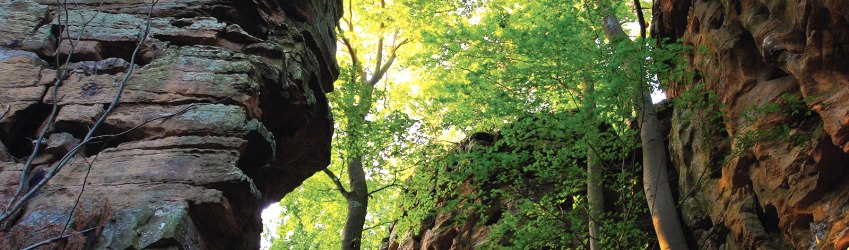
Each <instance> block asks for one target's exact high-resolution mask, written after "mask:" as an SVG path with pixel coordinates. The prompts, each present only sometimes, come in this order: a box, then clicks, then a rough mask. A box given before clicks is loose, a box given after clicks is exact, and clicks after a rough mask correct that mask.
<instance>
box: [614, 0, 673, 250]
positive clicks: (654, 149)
mask: <svg viewBox="0 0 849 250" xmlns="http://www.w3.org/2000/svg"><path fill="white" fill-rule="evenodd" d="M638 11H641V10H638ZM602 27H603V29H604V32H605V34H606V35H607V38H608V40H610V41H611V42H613V43H617V42H631V40H630V38H629V37H628V35H627V34H626V33H625V31H624V30H623V29H622V26H621V25H620V24H619V19H618V18H616V16H615V15H613V14H608V15H606V16H605V17H604V18H603V20H602ZM623 68H624V69H625V70H631V69H629V65H628V64H626V65H623ZM631 71H633V70H631ZM637 73H638V74H640V75H643V74H644V73H643V72H639V71H638V72H637ZM639 84H641V85H643V86H640V89H642V91H641V93H640V96H639V97H640V100H638V102H637V103H638V104H637V105H635V106H636V109H637V114H638V123H639V125H640V143H642V148H643V150H642V151H643V152H642V155H643V190H644V191H645V193H646V201H647V203H648V207H649V212H650V213H651V216H652V224H653V225H654V230H655V234H656V235H657V240H658V243H659V245H660V249H687V242H686V241H685V239H684V232H683V230H682V229H681V222H680V220H679V219H678V211H677V210H676V209H675V201H674V200H673V199H672V190H671V189H670V188H669V177H668V176H667V172H666V171H667V166H666V162H667V160H668V159H667V158H666V147H665V146H664V144H663V135H662V134H661V132H660V122H659V121H658V120H657V113H656V111H655V109H654V105H653V104H652V102H651V93H650V91H651V88H650V86H648V85H647V84H646V82H645V81H640V83H639Z"/></svg>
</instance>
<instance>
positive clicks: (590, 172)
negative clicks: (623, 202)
mask: <svg viewBox="0 0 849 250" xmlns="http://www.w3.org/2000/svg"><path fill="white" fill-rule="evenodd" d="M594 91H595V86H594V85H593V83H591V82H584V98H585V99H586V103H585V104H584V105H585V109H586V111H587V113H588V114H590V117H589V119H590V124H593V126H594V127H596V128H597V127H598V126H596V122H595V117H593V116H592V112H593V110H595V101H594V100H593V98H592V95H593V92H594ZM587 143H592V142H589V141H588V142H587ZM599 160H600V159H598V157H597V155H596V152H595V150H593V148H592V147H587V201H588V203H589V209H590V218H589V222H590V225H589V231H590V249H591V250H599V249H601V245H600V244H599V234H598V221H597V220H598V219H597V218H598V217H599V216H601V214H602V213H604V194H603V193H602V180H601V164H599V162H598V161H599Z"/></svg>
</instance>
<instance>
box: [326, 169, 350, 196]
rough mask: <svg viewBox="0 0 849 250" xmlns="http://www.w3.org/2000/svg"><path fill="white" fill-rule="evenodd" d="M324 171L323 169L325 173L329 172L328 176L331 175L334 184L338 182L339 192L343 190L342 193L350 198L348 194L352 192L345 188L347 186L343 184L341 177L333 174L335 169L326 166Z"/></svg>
mask: <svg viewBox="0 0 849 250" xmlns="http://www.w3.org/2000/svg"><path fill="white" fill-rule="evenodd" d="M322 171H323V172H324V173H325V174H327V177H330V180H332V181H333V184H336V189H338V190H339V192H341V193H342V195H343V196H345V198H346V199H347V198H348V194H350V193H349V192H348V191H346V190H345V186H343V185H342V182H341V181H339V177H336V175H335V174H333V171H330V169H327V168H325V169H322Z"/></svg>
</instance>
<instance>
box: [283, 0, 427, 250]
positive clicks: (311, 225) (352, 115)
mask: <svg viewBox="0 0 849 250" xmlns="http://www.w3.org/2000/svg"><path fill="white" fill-rule="evenodd" d="M401 9H402V8H400V6H393V3H392V2H387V1H385V0H379V1H354V0H349V1H346V2H345V13H344V16H343V17H342V20H341V24H340V26H339V27H338V29H337V34H338V38H339V39H338V40H339V41H338V44H339V45H341V46H340V48H339V50H338V54H337V60H338V61H339V64H340V66H341V68H342V70H341V71H342V72H341V74H340V77H339V80H338V81H337V83H336V85H337V89H336V90H335V91H334V92H333V93H331V94H330V96H329V100H330V102H331V106H332V109H333V113H334V117H335V122H336V129H335V135H334V143H333V152H334V153H333V155H332V157H333V160H332V161H333V163H331V165H330V166H329V167H328V168H326V169H324V170H323V171H322V172H323V174H321V175H323V177H324V178H326V180H329V183H328V182H327V181H325V180H320V179H316V178H318V177H319V176H314V177H313V178H311V179H310V180H307V181H306V183H305V185H308V186H311V187H312V188H317V189H320V190H324V191H327V188H323V187H322V186H324V187H326V186H327V185H331V186H332V187H333V189H335V190H336V191H337V195H336V197H338V196H341V197H342V198H343V199H342V200H343V201H344V204H346V209H345V210H346V213H345V214H346V215H345V219H344V221H345V223H344V228H343V229H342V230H341V236H342V237H341V249H361V248H362V245H363V244H362V241H363V231H364V230H371V231H374V230H375V228H379V227H383V228H386V227H388V223H385V222H380V221H379V220H377V219H371V220H369V219H368V218H367V216H368V215H369V214H370V213H369V207H370V197H372V196H374V195H376V193H378V192H382V191H388V189H392V188H397V187H399V186H400V180H401V179H400V178H402V177H401V176H399V175H401V174H402V173H401V172H403V171H402V170H401V169H399V168H398V167H397V164H393V163H391V162H390V158H392V157H393V155H397V154H399V153H400V152H401V151H404V150H405V149H403V147H405V146H404V145H403V144H404V141H403V140H404V138H402V137H403V136H400V135H401V134H404V133H406V131H407V130H408V128H409V127H410V126H411V125H412V120H411V119H409V117H408V116H406V115H404V114H401V113H398V112H395V111H393V110H392V109H390V108H388V107H385V106H382V104H386V103H387V102H388V101H387V100H386V98H387V95H388V92H387V89H389V88H391V87H392V86H391V85H392V83H391V82H390V81H389V80H388V77H387V76H388V74H389V72H390V70H392V69H394V68H395V67H396V65H395V64H396V60H397V58H398V55H399V53H400V52H401V50H402V49H403V47H404V46H405V44H407V43H408V40H407V39H405V38H403V35H402V29H401V28H400V26H401V25H400V23H399V22H397V21H396V20H398V19H396V18H395V16H403V15H401V14H400V13H397V12H398V11H399V10H401ZM316 186H318V187H316ZM301 195H303V196H305V197H301ZM337 200H338V199H336V198H335V197H332V196H328V194H327V193H326V192H319V193H316V192H312V191H310V190H305V189H303V188H302V189H299V190H296V194H290V195H289V196H287V197H286V198H284V199H283V201H282V203H281V204H282V206H283V209H284V210H285V211H284V212H285V213H288V215H289V217H286V218H284V220H285V221H284V225H281V228H280V230H279V231H280V233H279V234H280V235H279V237H281V238H278V239H277V240H276V243H275V247H278V248H295V249H301V248H316V247H318V248H328V247H331V246H334V245H335V246H339V245H340V243H339V242H340V241H339V240H332V239H333V238H331V237H327V236H328V235H333V234H332V233H330V234H325V233H321V232H316V231H319V230H322V231H330V232H339V231H337V229H338V227H337V226H336V225H337V224H339V222H338V221H334V220H336V219H338V217H336V216H337V215H339V213H340V212H341V211H339V209H338V204H339V203H337ZM386 206H388V205H387V204H379V206H377V207H376V208H378V209H380V208H381V207H386ZM372 207H375V206H372ZM307 209H315V210H318V211H324V212H330V211H333V213H335V214H329V215H325V214H317V213H316V212H317V211H309V210H307ZM318 213H323V212H318ZM371 214H372V215H373V216H377V215H378V214H377V213H371ZM322 216H324V218H321V217H322ZM384 217H389V216H384ZM367 221H372V222H373V223H374V225H369V226H368V227H367V228H366V227H365V226H366V222H367ZM379 231H380V232H384V231H385V229H384V230H379ZM319 235H325V236H324V237H327V238H326V239H316V238H319V237H320V236H319ZM287 237H289V238H287ZM376 237H380V235H378V236H372V239H371V240H372V242H370V245H373V244H375V243H374V239H373V238H376ZM307 238H308V239H310V240H304V239H307ZM378 240H379V238H378ZM298 241H300V242H298Z"/></svg>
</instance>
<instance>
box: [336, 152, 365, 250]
mask: <svg viewBox="0 0 849 250" xmlns="http://www.w3.org/2000/svg"><path fill="white" fill-rule="evenodd" d="M348 179H350V183H351V192H349V193H348V196H347V197H345V198H346V199H347V200H348V215H347V216H348V217H347V219H346V222H345V230H344V231H343V232H342V250H358V249H360V246H361V241H362V238H363V225H365V222H366V212H367V211H368V187H367V186H366V174H365V171H364V170H363V158H362V157H356V158H355V159H353V160H352V161H351V162H350V163H348Z"/></svg>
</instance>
